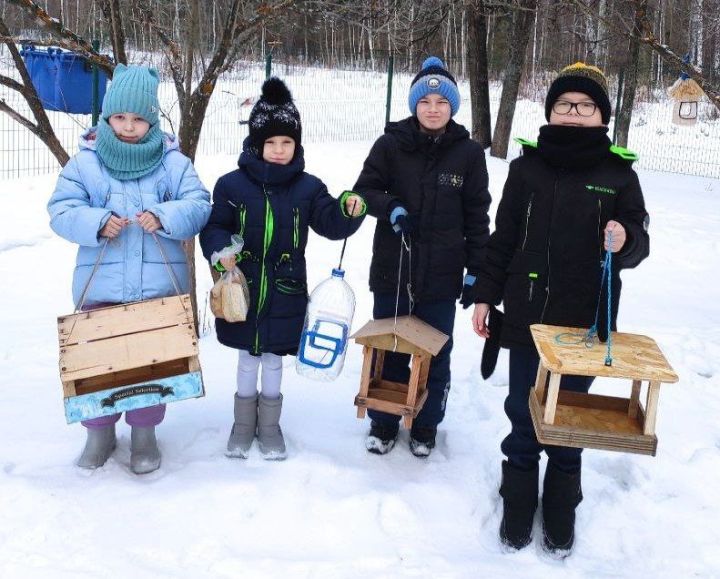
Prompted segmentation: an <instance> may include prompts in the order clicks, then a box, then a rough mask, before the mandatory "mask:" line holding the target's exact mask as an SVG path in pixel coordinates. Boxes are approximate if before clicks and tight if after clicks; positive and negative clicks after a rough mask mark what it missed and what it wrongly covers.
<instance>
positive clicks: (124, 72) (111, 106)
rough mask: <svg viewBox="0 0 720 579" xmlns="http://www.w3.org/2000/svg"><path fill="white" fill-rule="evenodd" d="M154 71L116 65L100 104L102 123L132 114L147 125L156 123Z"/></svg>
mask: <svg viewBox="0 0 720 579" xmlns="http://www.w3.org/2000/svg"><path fill="white" fill-rule="evenodd" d="M159 83H160V80H159V75H158V72H157V70H155V69H154V68H148V67H147V66H125V65H124V64H118V65H117V66H116V67H115V72H114V73H113V79H112V82H111V83H110V88H108V90H107V92H106V93H105V98H104V99H103V104H102V116H103V118H104V119H108V118H110V116H112V115H115V114H117V113H135V114H136V115H140V116H141V117H142V118H143V119H145V120H146V121H147V122H148V123H150V124H151V125H155V124H157V122H158V119H159V113H160V103H159V102H158V96H157V92H158V85H159Z"/></svg>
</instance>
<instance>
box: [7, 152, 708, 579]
mask: <svg viewBox="0 0 720 579" xmlns="http://www.w3.org/2000/svg"><path fill="white" fill-rule="evenodd" d="M370 145H371V143H370V142H360V143H348V144H338V143H333V144H324V145H323V144H310V145H308V146H307V148H306V150H307V157H308V170H309V171H310V172H312V173H314V174H317V175H319V176H320V177H321V178H323V180H325V182H326V183H327V184H328V186H329V188H330V190H331V191H334V192H335V193H336V194H339V193H340V192H341V191H342V190H344V189H347V188H350V187H352V185H353V183H354V180H355V178H356V176H357V174H358V172H359V170H360V168H361V165H362V162H363V160H364V157H365V155H366V154H367V152H368V150H369V148H370ZM235 159H236V156H235V155H232V156H215V157H200V158H199V159H198V162H197V166H198V170H199V172H200V175H201V177H202V178H203V180H204V182H205V183H206V185H207V186H208V187H210V188H212V186H213V184H214V183H215V180H216V179H217V178H218V177H219V176H220V175H221V174H223V173H224V172H227V171H229V170H231V169H233V167H234V166H235ZM489 169H490V174H491V192H492V194H493V198H494V203H493V207H492V211H493V212H494V211H495V209H496V206H497V200H498V199H499V196H500V192H501V190H502V184H503V182H504V179H505V176H506V173H507V164H506V163H505V162H502V161H498V160H496V159H491V160H489ZM640 179H641V183H642V185H643V189H644V191H645V196H646V201H647V206H648V209H649V211H650V214H651V216H652V222H651V229H650V232H651V237H652V253H651V257H650V258H648V259H647V260H646V261H645V262H644V263H642V264H641V265H640V266H639V267H638V268H637V269H636V270H632V271H627V272H625V273H624V274H623V281H624V288H623V301H622V304H621V313H620V326H621V329H622V330H623V331H627V332H636V333H642V334H647V335H650V336H652V337H654V338H655V339H656V340H657V342H658V343H659V345H660V347H661V348H662V350H663V351H664V352H665V354H666V356H667V357H668V359H669V360H670V362H671V364H672V365H673V367H674V368H675V370H676V372H677V373H678V374H679V376H680V382H679V383H678V384H676V385H665V386H663V388H662V389H661V396H660V412H659V416H658V425H657V434H658V438H659V447H658V453H657V456H656V457H654V458H653V457H647V456H637V455H629V454H619V453H610V452H603V451H594V450H590V451H586V452H585V454H584V469H583V488H584V494H585V500H584V502H583V503H582V504H581V506H580V508H579V510H578V521H577V543H576V548H575V550H574V553H573V554H572V556H571V557H569V558H568V559H566V560H565V561H562V562H559V561H556V560H553V559H551V558H549V557H547V556H546V555H544V554H543V553H542V550H541V549H540V548H539V544H540V541H539V540H538V538H539V536H540V533H539V528H538V527H537V522H536V529H535V540H534V541H533V543H532V544H531V546H530V547H528V548H527V549H525V550H523V551H521V552H518V553H506V552H505V551H504V550H503V549H502V548H501V547H500V545H499V542H498V539H497V529H498V525H499V521H500V514H501V509H500V500H499V496H498V494H497V489H498V485H499V475H500V462H501V460H502V455H501V453H500V450H499V444H500V441H501V440H502V438H503V437H504V436H505V434H506V433H507V431H508V422H507V419H506V418H505V415H504V412H503V400H504V397H505V394H506V381H507V378H506V374H507V356H506V353H505V352H503V353H502V354H501V358H500V360H499V362H498V369H497V371H496V373H495V375H494V376H493V377H492V378H491V379H490V380H489V381H488V382H484V381H483V380H482V379H481V377H480V372H479V361H480V351H481V347H482V342H481V340H479V339H478V338H476V337H475V335H474V334H473V333H472V331H471V328H470V312H469V311H463V310H461V309H458V313H457V321H456V330H455V351H454V354H453V361H452V372H453V388H452V391H451V393H450V398H449V402H448V413H447V417H446V419H445V421H444V422H443V424H442V425H441V429H440V433H439V438H438V447H437V448H436V450H435V451H434V452H433V454H432V455H431V456H430V457H429V458H428V459H427V460H424V461H423V460H419V459H417V458H415V457H413V456H412V455H411V454H410V452H409V450H408V448H407V441H408V437H407V432H406V431H404V430H403V431H401V437H400V441H399V443H398V445H397V446H396V448H395V449H394V450H393V451H392V452H391V453H390V454H389V455H387V456H384V457H378V456H375V455H370V454H368V453H367V452H366V451H365V449H364V436H365V433H366V431H367V428H368V423H367V422H366V421H360V420H357V419H356V418H355V407H354V406H353V398H354V396H355V394H356V393H357V389H358V385H359V375H360V368H361V350H360V348H359V347H358V346H356V345H354V344H353V345H352V346H351V349H350V351H349V352H348V355H347V359H346V363H345V369H344V372H343V374H342V375H341V376H340V378H339V379H338V380H337V381H336V382H333V383H329V384H328V383H319V382H311V381H309V380H307V379H305V378H302V377H299V376H297V375H296V373H295V370H294V359H292V358H286V360H285V368H284V371H285V380H284V384H283V392H284V395H285V406H284V413H283V417H282V421H281V423H282V426H283V429H284V431H285V434H286V437H287V441H288V454H289V456H288V459H287V460H286V461H285V462H279V463H272V462H266V461H263V460H262V459H261V458H260V456H259V454H258V451H257V448H256V447H254V448H253V450H252V451H251V455H250V458H249V459H248V460H244V461H243V460H230V459H228V458H226V457H225V456H224V447H225V443H226V440H227V436H228V433H229V428H230V425H231V422H232V397H233V392H234V377H235V363H236V356H235V352H234V351H232V350H230V349H227V348H225V347H223V346H221V345H219V344H218V343H217V341H216V339H215V337H214V333H213V332H212V331H209V332H208V333H207V334H206V335H205V336H204V337H203V338H202V340H201V342H200V346H201V361H202V366H203V371H204V378H205V384H206V388H207V395H206V396H205V397H204V398H201V399H198V400H191V401H187V402H181V403H175V404H172V405H170V406H169V407H168V412H167V418H166V420H165V422H164V423H163V424H162V425H161V426H160V427H159V429H158V434H159V439H160V446H161V450H162V453H163V464H162V467H161V468H160V470H159V471H157V472H154V473H152V474H149V475H145V476H135V475H133V474H132V473H131V472H130V470H129V428H128V426H127V425H126V424H125V423H124V422H121V423H119V425H118V434H119V440H118V449H117V450H116V451H115V453H114V455H113V456H112V457H111V459H110V460H109V461H108V462H107V464H106V465H105V466H104V467H103V468H101V469H99V470H97V471H95V472H88V471H82V470H80V469H78V468H76V467H75V466H73V462H74V460H75V459H76V458H77V456H78V454H79V451H80V449H81V446H82V444H83V440H84V432H83V429H82V427H80V426H77V425H74V426H67V425H66V424H65V421H64V416H63V409H62V394H61V387H60V383H59V379H58V367H57V356H58V349H57V336H56V325H55V323H56V320H55V318H56V316H58V315H60V314H66V313H69V312H70V311H71V308H72V304H71V299H70V279H71V273H72V264H73V262H74V253H75V247H74V246H73V245H71V244H69V243H67V242H65V241H64V240H62V239H60V238H58V237H57V236H55V235H54V234H52V232H51V231H50V229H49V227H48V224H47V215H46V212H45V203H46V202H47V199H48V197H49V195H50V192H51V191H52V188H53V185H54V181H55V177H54V176H45V177H32V178H23V179H19V180H12V181H4V182H2V183H0V185H2V186H1V187H0V214H2V215H3V218H4V219H3V227H2V232H1V233H0V278H1V279H2V280H3V284H2V291H3V296H2V297H3V299H2V302H1V303H2V305H0V312H1V313H2V319H3V322H4V324H3V330H4V331H3V332H2V337H1V338H0V392H2V398H0V440H1V441H2V444H0V517H1V518H0V521H1V523H0V577H3V579H11V578H27V577H52V578H56V577H57V578H66V577H67V578H73V579H77V578H84V577H127V576H133V577H136V578H145V577H147V578H151V577H152V578H164V577H173V578H175V577H192V578H197V577H220V578H223V577H240V576H242V577H263V578H264V577H268V578H274V577H282V578H287V577H292V578H315V577H333V578H336V577H338V578H363V579H364V578H367V577H377V578H391V577H392V578H396V577H419V578H430V577H432V578H442V579H444V578H448V579H449V578H474V577H480V576H495V577H514V576H522V577H528V578H532V577H548V576H550V575H551V574H557V575H558V576H561V577H604V576H607V577H609V576H613V577H615V576H626V577H632V576H646V577H673V578H674V577H689V576H695V577H716V576H720V551H719V550H718V549H717V545H718V543H719V542H720V525H718V520H720V499H719V498H718V488H719V487H718V483H719V482H720V479H719V477H718V474H719V473H720V427H718V418H717V417H718V416H720V388H719V387H720V362H719V360H720V329H719V327H718V326H719V324H718V322H720V292H719V291H718V284H717V279H718V274H717V271H716V269H717V267H718V265H719V264H720V260H718V255H719V254H720V181H718V180H713V179H709V178H701V177H688V176H678V175H672V174H666V173H652V172H648V171H641V172H640ZM373 227H374V221H373V219H367V221H366V223H365V224H364V225H363V226H362V228H361V230H360V231H359V233H358V234H357V235H356V236H354V237H352V238H351V239H350V240H349V242H348V248H347V253H346V256H345V266H346V270H347V276H346V279H347V281H348V282H349V283H350V284H351V285H352V286H353V288H354V290H355V293H356V297H357V308H356V313H355V327H356V328H357V327H359V325H360V324H362V323H364V322H365V321H366V320H367V319H369V318H370V314H371V296H370V294H369V292H368V290H367V272H368V265H369V258H370V251H369V250H370V247H371V238H372V232H373ZM339 253H340V243H333V242H330V241H327V240H324V239H321V238H318V237H317V236H314V237H313V238H312V240H311V242H310V245H309V249H308V256H309V277H310V280H309V281H310V286H311V287H314V286H315V285H317V284H318V283H319V282H320V281H321V280H322V279H324V278H326V277H327V276H328V275H329V274H330V270H331V268H332V267H334V266H335V265H336V262H337V259H338V257H339ZM198 273H199V281H198V286H199V288H198V293H199V298H200V302H201V303H204V302H205V294H206V292H207V290H208V289H209V287H210V285H211V281H210V277H209V275H208V272H207V268H206V267H204V265H202V264H201V265H200V266H199V268H198ZM624 388H625V385H624V384H623V385H622V389H623V390H622V392H619V388H618V387H616V386H615V385H614V383H608V382H606V381H599V383H598V386H597V388H595V387H594V390H595V391H598V392H600V391H614V392H616V393H617V394H618V395H626V392H625V390H624Z"/></svg>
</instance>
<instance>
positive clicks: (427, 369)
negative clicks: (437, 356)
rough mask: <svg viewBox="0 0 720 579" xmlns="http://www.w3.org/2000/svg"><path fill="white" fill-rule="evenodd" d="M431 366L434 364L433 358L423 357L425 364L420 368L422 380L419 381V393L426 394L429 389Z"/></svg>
mask: <svg viewBox="0 0 720 579" xmlns="http://www.w3.org/2000/svg"><path fill="white" fill-rule="evenodd" d="M430 364H432V358H431V357H430V356H423V363H422V366H421V367H420V379H419V380H418V391H419V392H424V391H425V390H426V389H427V381H428V374H430Z"/></svg>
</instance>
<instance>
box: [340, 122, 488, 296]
mask: <svg viewBox="0 0 720 579" xmlns="http://www.w3.org/2000/svg"><path fill="white" fill-rule="evenodd" d="M354 189H355V191H358V192H359V193H361V194H362V195H363V197H364V198H365V201H366V203H367V208H368V213H369V214H370V215H372V216H373V217H376V218H377V225H376V227H375V237H374V239H373V256H372V263H371V265H370V291H373V292H394V291H395V290H396V287H397V277H398V267H399V258H400V237H399V236H398V235H396V234H395V233H394V232H393V229H392V226H391V225H390V221H389V211H390V209H391V207H392V206H393V204H394V203H398V202H399V203H400V204H402V205H403V206H404V207H405V209H407V211H408V213H409V214H410V216H411V218H412V219H414V220H415V221H416V223H417V225H418V230H417V233H415V234H414V235H413V236H412V241H411V247H412V286H413V294H414V297H415V299H416V300H418V301H419V300H441V299H456V298H457V297H458V295H459V294H460V291H461V289H462V283H463V268H466V269H467V271H468V272H469V273H473V274H474V273H476V272H477V271H478V269H479V267H480V263H481V262H482V255H483V248H484V246H485V243H486V242H487V240H488V237H489V224H490V219H489V217H488V207H489V205H490V194H489V193H488V174H487V168H486V166H485V154H484V151H483V149H482V147H481V146H480V144H479V143H476V142H475V141H472V140H470V135H469V133H468V132H467V130H466V129H465V128H464V127H463V126H462V125H458V124H457V123H455V122H454V121H452V120H451V121H450V123H449V124H448V125H447V130H446V132H445V133H443V134H442V135H440V136H439V137H433V136H430V135H427V134H424V133H421V132H420V130H419V128H418V122H417V119H416V118H415V117H409V118H407V119H405V120H403V121H400V122H395V123H389V124H388V125H387V127H386V128H385V134H384V135H383V136H381V137H380V138H379V139H378V140H377V141H376V142H375V144H374V145H373V147H372V149H371V151H370V154H369V155H368V158H367V159H366V160H365V164H364V166H363V169H362V173H361V174H360V177H359V178H358V180H357V183H356V184H355V187H354ZM407 278H408V255H407V254H406V255H404V256H403V270H402V279H401V285H402V287H403V288H404V287H405V286H406V284H407Z"/></svg>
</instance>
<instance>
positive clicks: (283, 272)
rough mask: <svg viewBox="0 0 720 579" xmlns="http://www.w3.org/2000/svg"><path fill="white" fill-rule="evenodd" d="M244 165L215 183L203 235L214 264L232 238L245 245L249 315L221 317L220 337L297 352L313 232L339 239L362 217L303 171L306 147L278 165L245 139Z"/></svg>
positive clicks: (254, 349)
mask: <svg viewBox="0 0 720 579" xmlns="http://www.w3.org/2000/svg"><path fill="white" fill-rule="evenodd" d="M238 165H239V169H236V170H235V171H232V172H231V173H228V174H226V175H223V176H222V177H220V179H219V180H218V182H217V183H216V185H215V190H214V191H213V205H212V212H211V214H210V220H209V221H208V224H207V225H206V226H205V229H203V231H202V232H201V233H200V245H201V246H202V250H203V254H204V255H205V257H206V258H207V259H208V261H209V260H210V258H211V256H212V253H213V252H215V251H220V250H222V249H223V248H225V247H227V246H229V245H230V236H231V235H233V234H235V233H238V234H240V236H241V237H242V238H243V240H244V241H245V244H244V247H243V252H242V260H241V262H240V263H239V266H240V269H242V271H243V273H244V274H245V277H246V278H247V281H248V286H249V288H250V310H249V312H248V317H247V320H246V321H244V322H237V323H230V322H226V321H225V320H221V319H217V320H216V329H217V336H218V340H219V341H220V342H221V343H222V344H225V345H226V346H230V347H231V348H238V349H242V350H248V351H249V352H251V353H252V354H261V353H263V352H272V353H273V354H280V355H282V354H296V353H297V348H298V345H299V343H300V334H301V333H302V326H303V322H304V320H305V310H306V308H307V303H308V292H307V272H306V267H305V246H306V244H307V240H308V233H309V232H308V228H312V229H313V231H315V232H316V233H318V234H320V235H322V236H323V237H327V238H328V239H337V240H339V239H343V238H345V237H346V236H348V235H351V234H353V233H355V231H357V230H358V228H359V227H360V225H361V224H362V221H363V219H362V218H354V219H353V218H350V217H348V216H346V214H345V212H344V210H343V200H344V199H343V198H344V196H343V198H341V199H340V200H338V199H335V198H334V197H332V196H331V195H330V194H329V193H328V190H327V188H326V187H325V185H324V183H323V182H322V181H321V180H320V179H318V178H317V177H314V176H313V175H310V174H308V173H305V172H304V168H305V160H304V158H303V150H302V147H300V148H299V150H298V151H297V153H296V155H295V157H294V159H293V160H292V161H291V162H290V164H288V165H277V164H273V163H266V162H265V161H263V160H262V159H258V158H257V157H256V156H255V155H253V154H252V153H250V152H248V150H247V141H246V143H245V146H244V147H243V153H242V154H241V155H240V160H239V161H238ZM338 250H339V248H338Z"/></svg>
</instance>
